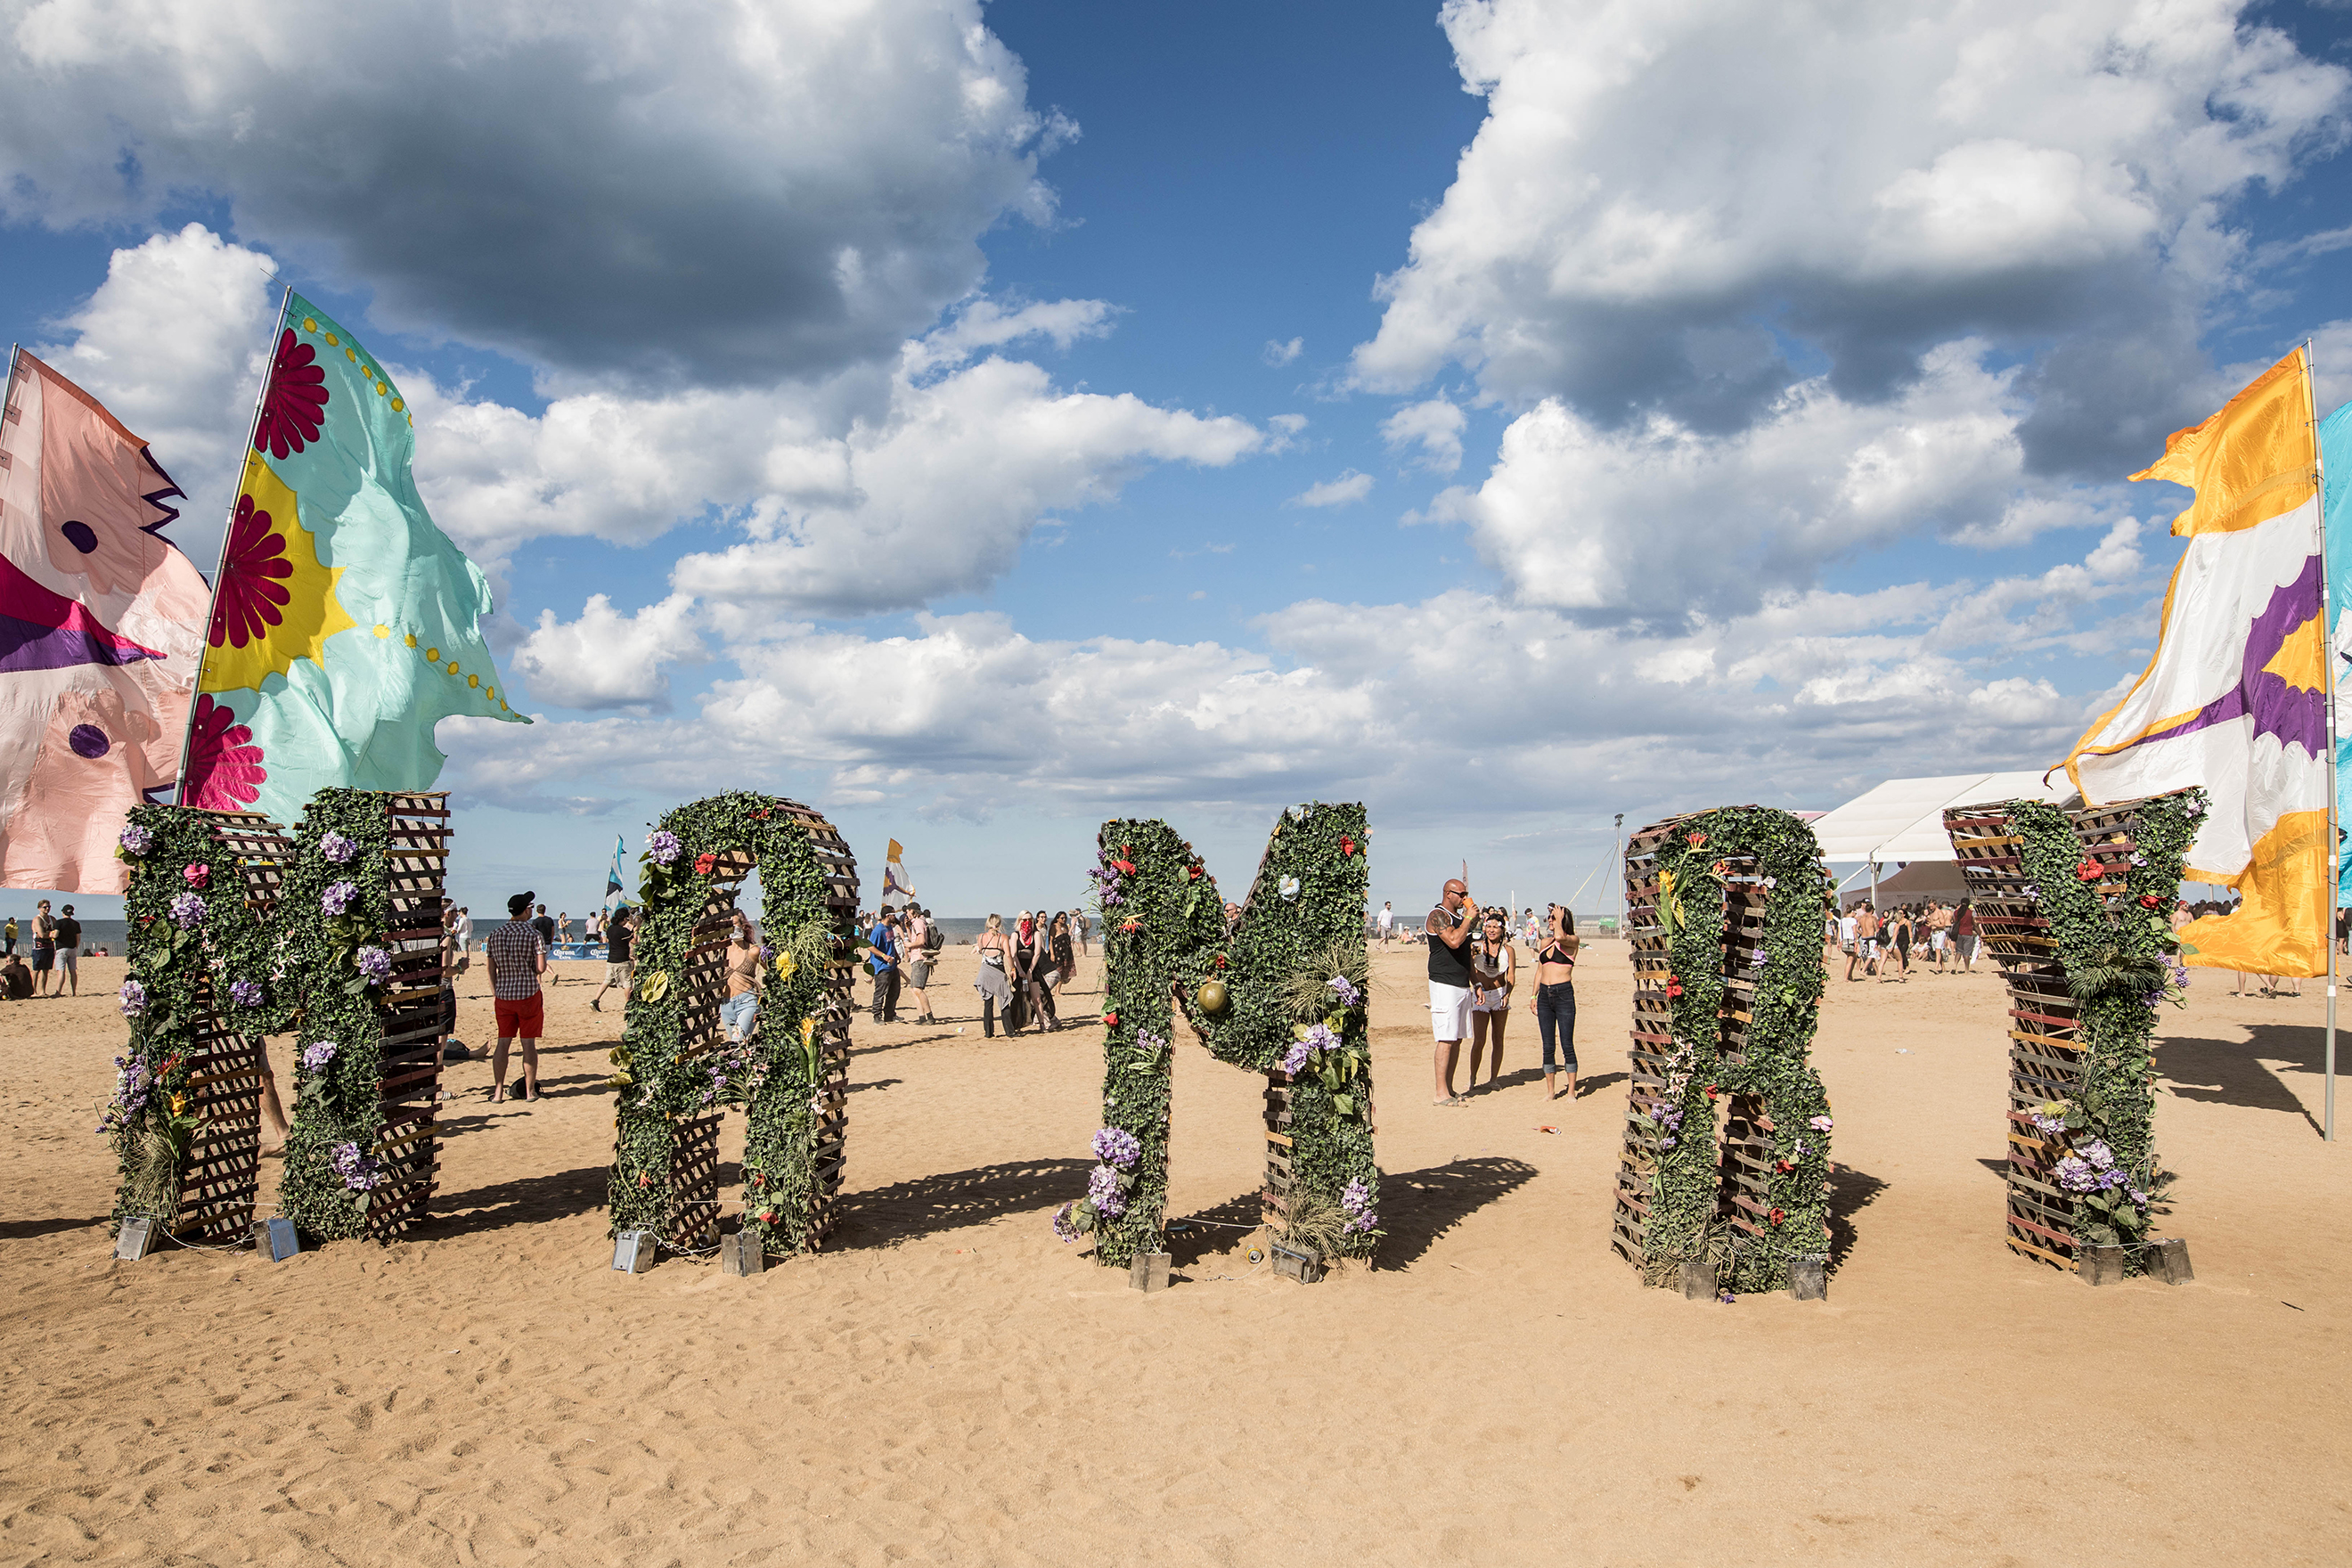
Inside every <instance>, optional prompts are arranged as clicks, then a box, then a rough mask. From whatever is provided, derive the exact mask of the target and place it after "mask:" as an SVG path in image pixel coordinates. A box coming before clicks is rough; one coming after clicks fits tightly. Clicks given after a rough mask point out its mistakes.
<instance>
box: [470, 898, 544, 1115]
mask: <svg viewBox="0 0 2352 1568" xmlns="http://www.w3.org/2000/svg"><path fill="white" fill-rule="evenodd" d="M534 896H535V895H533V894H530V893H517V894H516V895H515V896H514V897H513V898H511V899H509V900H507V923H506V924H504V925H502V926H500V927H499V928H498V930H496V931H492V932H490V934H489V936H488V939H486V940H485V941H484V942H483V943H482V953H483V956H484V957H485V958H486V959H487V960H488V963H489V966H490V995H491V998H492V1004H491V1005H493V1006H494V1007H495V1008H496V1009H497V1011H498V1018H499V1044H498V1049H497V1050H496V1051H495V1052H494V1053H492V1055H491V1057H490V1103H491V1104H493V1105H502V1104H504V1103H505V1102H506V1098H507V1047H508V1046H509V1045H510V1044H511V1043H513V1041H514V1040H515V1038H516V1037H520V1038H521V1040H522V1086H523V1098H524V1099H526V1100H537V1099H538V1098H539V1037H540V1032H541V1028H542V1027H543V1026H544V1025H545V1022H546V1019H547V1005H546V1001H545V999H544V998H543V997H541V994H540V991H539V977H540V976H541V974H544V973H547V944H546V943H544V942H541V941H540V940H539V932H538V931H534V930H532V929H531V926H530V921H529V920H528V919H527V918H526V917H528V916H529V915H530V901H531V900H532V898H533V897H534Z"/></svg>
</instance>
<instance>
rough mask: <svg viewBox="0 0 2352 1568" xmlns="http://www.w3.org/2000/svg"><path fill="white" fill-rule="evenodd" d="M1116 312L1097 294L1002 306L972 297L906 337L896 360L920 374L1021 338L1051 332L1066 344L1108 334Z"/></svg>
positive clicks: (911, 372)
mask: <svg viewBox="0 0 2352 1568" xmlns="http://www.w3.org/2000/svg"><path fill="white" fill-rule="evenodd" d="M1117 314H1118V309H1117V307H1115V306H1113V305H1109V304H1107V303H1105V302H1104V301H1103V300H1048V301H1042V302H1039V303H1036V304H1031V305H1024V306H1022V307H1020V308H1019V309H1017V310H1006V309H1005V308H1004V307H1003V305H1001V304H999V303H998V302H997V301H995V300H989V299H974V300H971V302H970V303H968V304H966V305H965V306H964V308H963V309H962V310H958V311H957V312H956V315H955V319H954V320H953V321H950V322H949V323H948V324H947V325H946V326H944V327H941V328H940V329H939V330H938V331H932V332H929V333H927V334H925V335H924V336H923V337H920V338H919V339H917V340H916V341H915V342H910V343H908V345H907V348H906V352H905V353H904V355H902V356H901V363H902V364H903V365H904V367H905V369H906V371H907V374H909V375H920V374H923V373H924V372H926V371H931V370H938V369H942V368H944V367H946V366H949V365H955V364H961V363H963V362H964V361H966V360H968V359H970V358H971V356H972V355H973V354H975V353H979V352H981V351H982V350H983V349H996V348H1003V346H1004V345H1005V344H1007V343H1013V342H1021V341H1022V340H1023V339H1024V338H1039V337H1042V338H1051V339H1052V340H1053V342H1054V346H1055V348H1057V349H1067V348H1068V347H1069V346H1070V345H1071V344H1072V343H1074V342H1077V341H1078V340H1079V339H1081V338H1104V337H1108V336H1109V335H1110V331H1111V318H1112V317H1113V316H1115V315H1117Z"/></svg>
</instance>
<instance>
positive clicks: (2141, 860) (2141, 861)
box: [2131, 849, 2147, 866]
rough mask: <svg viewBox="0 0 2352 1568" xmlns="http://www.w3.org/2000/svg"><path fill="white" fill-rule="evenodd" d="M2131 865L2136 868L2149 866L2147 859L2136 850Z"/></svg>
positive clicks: (2133, 852)
mask: <svg viewBox="0 0 2352 1568" xmlns="http://www.w3.org/2000/svg"><path fill="white" fill-rule="evenodd" d="M2131 863H2132V864H2133V865H2135V866H2145V865H2147V856H2145V855H2143V854H2141V853H2140V852H2139V851H2138V850H2137V849H2135V850H2133V851H2132V856H2131Z"/></svg>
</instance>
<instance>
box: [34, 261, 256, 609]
mask: <svg viewBox="0 0 2352 1568" xmlns="http://www.w3.org/2000/svg"><path fill="white" fill-rule="evenodd" d="M268 266H269V258H268V257H266V256H264V255H262V254H261V253H259V252H257V251H254V250H248V249H247V248H246V247H243V246H238V245H231V244H229V243H228V242H226V240H223V239H222V238H221V237H219V236H218V235H216V234H214V233H213V232H212V231H211V230H209V229H207V228H205V227H204V226H202V225H200V224H190V225H188V226H187V227H185V228H184V229H182V230H180V231H179V232H178V233H176V234H158V235H154V236H152V237H150V238H148V239H147V240H146V241H145V242H144V243H142V244H140V245H137V246H133V247H130V248H128V249H123V250H118V251H116V252H115V253H114V256H113V258H112V259H111V260H110V261H109V262H108V264H107V268H106V281H105V282H103V283H101V284H100V285H99V287H98V289H97V290H96V292H94V293H92V294H91V295H90V297H89V300H87V301H86V302H85V303H84V304H83V305H82V307H81V309H79V310H76V311H74V312H73V313H72V314H71V315H69V316H68V317H67V318H66V319H65V320H64V321H59V322H58V323H57V326H58V328H59V329H60V330H61V331H64V332H65V333H68V334H69V335H68V336H65V337H62V338H61V339H60V340H59V341H58V342H55V343H44V344H41V345H39V346H38V347H37V348H36V349H35V350H34V351H33V352H34V353H37V354H38V355H40V357H41V358H43V359H45V360H47V361H48V363H51V364H53V365H55V366H56V367H57V368H58V370H60V371H62V372H63V373H65V374H67V375H68V376H70V377H72V378H73V380H74V381H76V382H78V383H79V384H80V385H81V386H82V388H83V389H84V390H85V391H87V392H89V394H90V395H92V396H94V397H96V398H97V399H98V400H99V401H100V402H101V403H103V404H105V405H107V407H108V408H109V409H110V410H111V411H112V412H113V414H114V416H115V417H116V418H118V419H120V420H121V421H122V423H123V424H124V425H126V426H129V427H130V428H131V430H132V431H134V432H136V433H137V434H138V435H139V436H141V437H143V438H144V439H145V440H146V442H147V444H148V447H149V448H150V449H151V450H152V452H153V453H154V454H155V460H156V461H157V462H159V463H161V464H162V465H163V468H164V469H165V471H166V472H168V473H170V474H171V476H172V477H173V479H174V480H176V481H177V482H178V484H179V486H180V488H181V489H183V490H185V491H186V492H187V494H188V498H189V499H188V500H186V501H184V502H183V503H182V507H181V510H182V513H183V521H181V522H179V523H178V524H176V525H174V527H173V529H172V537H173V540H174V541H175V542H178V543H179V544H180V546H181V548H183V549H184V550H186V551H188V552H190V553H191V554H192V555H194V557H195V558H196V559H197V560H199V561H201V562H202V563H204V566H205V571H206V572H207V573H209V572H210V571H211V570H212V555H211V552H210V548H209V547H211V546H217V544H218V543H219V536H220V530H221V527H222V520H223V519H224V518H225V517H226V516H227V505H226V503H227V500H228V496H229V491H230V487H232V486H233V485H235V483H236V474H237V468H238V465H239V464H240V462H241V461H242V451H243V447H244V445H245V435H246V428H247V424H248V423H249V421H250V420H251V418H252V416H253V395H254V389H255V388H256V387H257V386H258V385H259V384H261V374H262V371H263V368H264V367H265V365H266V364H267V363H268V362H267V356H266V345H267V343H268V336H269V323H270V321H272V320H274V319H275V316H276V313H277V296H276V291H275V285H274V284H273V282H272V280H271V278H270V276H269V272H268Z"/></svg>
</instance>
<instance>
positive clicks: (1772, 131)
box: [1353, 0, 2352, 470]
mask: <svg viewBox="0 0 2352 1568" xmlns="http://www.w3.org/2000/svg"><path fill="white" fill-rule="evenodd" d="M2240 9H2241V5H2240V4H2239V3H2238V0H2084V3H2083V4H2079V5H2068V6H2064V7H2061V8H2058V9H2056V10H2053V9H2052V8H2050V7H2049V6H2046V5H2040V4H2036V3H2034V0H1994V3H1992V4H1966V5H1963V4H1958V3H1956V0H1954V3H1946V4H1939V5H1931V6H1927V7H1924V8H1923V7H1920V6H1906V7H1899V8H1880V9H1876V10H1871V9H1864V10H1860V11H1853V12H1841V13H1839V15H1838V16H1837V18H1836V20H1835V21H1834V22H1832V21H1831V20H1830V19H1829V18H1827V17H1825V16H1820V15H1818V14H1815V13H1793V14H1792V13H1790V11H1789V10H1788V8H1787V7H1785V6H1777V5H1769V4H1764V3H1762V0H1755V3H1751V4H1747V5H1735V6H1731V7H1725V6H1722V5H1707V4H1699V3H1698V0H1666V3H1664V4H1657V5H1638V6H1635V5H1622V6H1609V7H1602V8H1599V9H1594V8H1591V7H1562V6H1559V5H1549V4H1547V3H1545V0H1453V3H1452V4H1449V5H1446V6H1445V8H1444V13H1443V20H1444V26H1445V29H1446V32H1447V35H1448V37H1450V38H1451V40H1452V42H1453V45H1454V51H1455V56H1456V58H1457V62H1458V64H1459V67H1460V69H1461V73H1462V76H1463V79H1464V81H1465V85H1467V86H1468V87H1469V88H1470V89H1472V90H1474V91H1476V92H1480V93H1483V94H1485V96H1486V99H1487V102H1488V113H1487V117H1486V121H1485V123H1484V124H1483V125H1482V126H1481V127H1480V129H1479V132H1478V134H1477V137H1476V140H1475V142H1474V143H1473V144H1472V146H1471V147H1470V149H1469V151H1468V152H1467V153H1465V155H1464V156H1463V158H1462V160H1461V163H1460V165H1459V168H1458V172H1457V174H1456V177H1455V180H1454V184H1453V186H1452V187H1451V188H1450V189H1449V190H1448V191H1447V192H1446V195H1445V197H1444V201H1443V202H1442V203H1441V204H1440V205H1439V206H1438V207H1437V209H1436V210H1435V211H1433V212H1432V213H1431V214H1430V215H1429V216H1427V217H1426V218H1425V219H1423V221H1422V222H1421V223H1420V224H1419V225H1418V226H1416V227H1415V228H1414V230H1413V234H1412V244H1411V248H1410V253H1409V258H1408V260H1407V262H1406V264H1405V266H1404V267H1403V268H1402V269H1401V270H1399V271H1398V272H1397V273H1395V274H1393V275H1391V277H1389V278H1387V279H1384V280H1383V282H1382V284H1381V295H1382V297H1383V299H1384V300H1385V302H1386V308H1385V310H1384V313H1383V315H1382V318H1381V326H1380V330H1379V331H1378V334H1377V335H1376V336H1375V337H1374V338H1373V339H1372V340H1371V341H1370V342H1366V343H1364V344H1362V345H1360V347H1359V348H1358V349H1357V350H1356V352H1355V355H1354V362H1353V364H1354V374H1355V375H1356V376H1357V377H1358V379H1359V380H1360V382H1361V383H1362V384H1367V385H1370V386H1375V387H1381V388H1388V389H1391V390H1405V389H1409V388H1411V387H1412V386H1414V385H1417V384H1420V383H1422V382H1423V381H1424V380H1426V379H1427V378H1429V377H1430V376H1432V375H1433V374H1437V373H1439V372H1440V371H1442V370H1443V369H1444V367H1446V366H1447V365H1449V364H1461V365H1465V366H1467V367H1470V368H1471V369H1473V370H1474V371H1475V373H1476V374H1477V376H1478V379H1479V382H1480V384H1481V386H1482V388H1483V389H1484V391H1485V392H1486V395H1490V396H1493V397H1496V398H1498V399H1500V400H1501V401H1503V402H1504V403H1505V404H1507V405H1510V406H1514V407H1517V408H1526V407H1528V406H1531V405H1536V404H1538V403H1540V402H1541V401H1543V400H1544V399H1546V398H1558V399H1559V400H1561V401H1562V402H1563V403H1565V404H1566V405H1568V406H1570V408H1572V409H1574V410H1576V411H1577V412H1578V413H1579V414H1580V416H1583V417H1586V418H1589V419H1592V420H1595V421H1597V422H1599V423H1601V424H1602V425H1604V426H1616V425H1619V424H1623V423H1627V422H1633V423H1637V424H1638V423H1639V422H1640V421H1641V420H1643V419H1644V418H1646V417H1647V416H1648V415H1649V414H1650V413H1652V412H1654V411H1664V413H1666V414H1667V415H1668V416H1670V417H1672V418H1673V419H1674V420H1675V423H1676V424H1677V425H1678V426H1681V427H1683V428H1685V429H1689V430H1692V431H1695V432H1697V433H1699V434H1701V435H1715V434H1721V433H1726V432H1730V431H1736V430H1738V429H1739V428H1742V427H1744V426H1746V425H1748V423H1750V422H1751V421H1754V420H1758V419H1769V418H1771V417H1773V416H1774V408H1775V405H1776V401H1777V400H1778V399H1779V398H1780V396H1781V395H1782V393H1783V391H1784V389H1785V388H1787V387H1788V386H1789V385H1790V384H1792V383H1794V382H1798V381H1801V380H1803V379H1806V377H1807V375H1808V374H1811V372H1812V371H1813V369H1814V368H1815V367H1816V365H1818V363H1820V362H1821V361H1824V360H1825V361H1826V362H1827V363H1828V366H1829V370H1828V374H1829V378H1830V384H1831V386H1832V389H1833V390H1834V391H1835V392H1836V393H1837V394H1838V395H1840V396H1841V397H1842V398H1847V399H1853V400H1858V401H1874V400H1877V399H1880V398H1882V397H1884V396H1886V395H1889V394H1890V391H1891V389H1893V388H1894V387H1895V386H1896V385H1898V384H1900V383H1903V382H1905V381H1906V380H1908V379H1910V378H1911V377H1913V376H1914V375H1916V374H1917V364H1918V361H1919V358H1920V356H1921V355H1922V354H1923V353H1927V352H1930V351H1931V350H1932V349H1933V348H1935V347H1936V346H1937V345H1938V344H1941V343H1945V342H1952V341H1956V340H1958V339H1961V338H1965V337H1969V336H1978V335H1981V336H1987V337H1990V338H1991V339H1993V340H1994V341H1995V342H2000V343H2004V344H2009V343H2013V344H2016V345H2017V346H2018V348H2019V351H2020V352H2021V353H2027V354H2031V355H2034V356H2036V359H2035V363H2034V367H2033V370H2032V374H2031V375H2030V376H2029V377H2027V378H2026V379H2027V382H2028V383H2029V384H2028V385H2027V386H2025V387H2024V388H2023V389H2024V390H2027V391H2029V392H2030V393H2032V395H2033V397H2034V399H2035V406H2034V407H2032V409H2030V410H2021V411H2020V414H2021V418H2022V417H2023V416H2024V415H2026V414H2028V413H2031V414H2032V416H2033V418H2032V420H2031V421H2028V422H2026V424H2025V428H2024V430H2023V433H2022V439H2023V440H2024V442H2025V445H2026V447H2027V449H2028V453H2029V457H2030V458H2031V461H2032V466H2034V467H2035V468H2038V469H2065V468H2090V469H2092V470H2104V469H2107V468H2113V467H2114V466H2115V465H2116V463H2119V462H2121V461H2124V460H2126V455H2127V454H2128V453H2129V452H2136V451H2138V450H2140V449H2143V448H2144V447H2146V445H2147V440H2146V435H2147V433H2146V432H2145V431H2144V430H2141V429H2138V428H2126V429H2122V430H2117V429H2116V424H2117V420H2116V413H2117V411H2118V410H2123V409H2131V410H2135V411H2137V412H2138V413H2139V414H2141V415H2142V416H2144V417H2145V419H2146V421H2147V423H2148V424H2151V425H2154V426H2161V427H2162V428H2163V429H2168V428H2171V427H2173V426H2175V425H2177V424H2179V423H2180V422H2181V419H2182V417H2183V416H2185V415H2186V414H2187V411H2188V407H2189V405H2188V404H2187V402H2186V400H2185V399H2184V398H2183V396H2182V395H2181V392H2180V385H2181V382H2182V377H2183V374H2184V372H2187V373H2190V374H2193V373H2194V372H2195V371H2196V370H2197V369H2198V368H2200V367H2199V361H2198V355H2197V353H2196V348H2195V336H2196V325H2197V318H2198V312H2199V311H2200V309H2201V308H2202V307H2203V305H2204V304H2205V303H2206V302H2207V301H2210V300H2212V299H2213V298H2214V297H2215V296H2216V293H2217V291H2218V290H2221V289H2224V288H2226V287H2228V286H2230V284H2231V281H2232V279H2234V278H2235V277H2236V276H2237V268H2239V266H2240V265H2241V260H2242V239H2241V237H2239V236H2238V235H2236V234H2234V233H2233V232H2231V230H2229V229H2228V228H2227V226H2226V225H2225V223H2224V217H2223V215H2224V213H2225V210H2226V208H2227V206H2228V205H2229V204H2230V203H2231V201H2232V200H2234V199H2235V198H2237V197H2238V196H2239V195H2242V193H2244V192H2246V191H2247V190H2248V189H2249V188H2251V187H2252V186H2255V185H2257V184H2261V185H2265V186H2275V185H2277V184H2281V183H2283V182H2284V181H2285V180H2287V179H2288V178H2289V177H2291V175H2292V174H2294V171H2295V169H2296V167H2297V163H2298V159H2299V158H2300V157H2302V156H2304V155H2306V154H2308V153H2312V152H2315V151H2324V150H2326V149H2327V148H2329V147H2332V146H2333V145H2334V144H2335V142H2336V140H2337V139H2338V138H2339V136H2340V126H2339V124H2338V122H2337V121H2336V115H2337V114H2338V113H2339V112H2340V110H2341V109H2342V107H2343V104H2344V102H2345V100H2346V96H2347V81H2352V77H2347V73H2346V72H2345V71H2344V70H2342V69H2341V68H2337V67H2335V66H2332V65H2325V64H2321V63H2319V62H2316V61H2314V60H2311V59H2307V58H2303V57H2302V56H2300V55H2298V54H2297V53H2296V51H2295V49H2294V45H2293V43H2292V42H2291V40H2289V39H2288V37H2286V36H2285V35H2284V33H2281V32H2279V31H2277V30H2275V29H2273V28H2268V27H2263V26H2242V25H2241V24H2240V20H2239V11H2240ZM1665 104H1670V105H1672V106H1673V107H1672V111H1671V120H1672V126H1671V133H1670V134H1661V131H1660V121H1659V114H1660V106H1661V105H1665ZM2053 338H2063V340H2064V341H2063V342H2061V343H2060V345H2059V347H2058V349H2057V350H2056V351H2054V352H2052V353H2047V354H2046V355H2044V354H2042V352H2041V351H2042V349H2043V348H2045V347H2047V345H2048V341H2049V340H2051V339H2053ZM1808 360H1811V361H1812V362H1813V363H1805V362H1806V361H1808ZM2198 412H2199V413H2200V414H2201V413H2202V412H2204V411H2203V410H2201V409H2200V410H2198ZM2157 434H2158V436H2159V437H2160V435H2161V429H2159V430H2158V432H2157Z"/></svg>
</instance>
